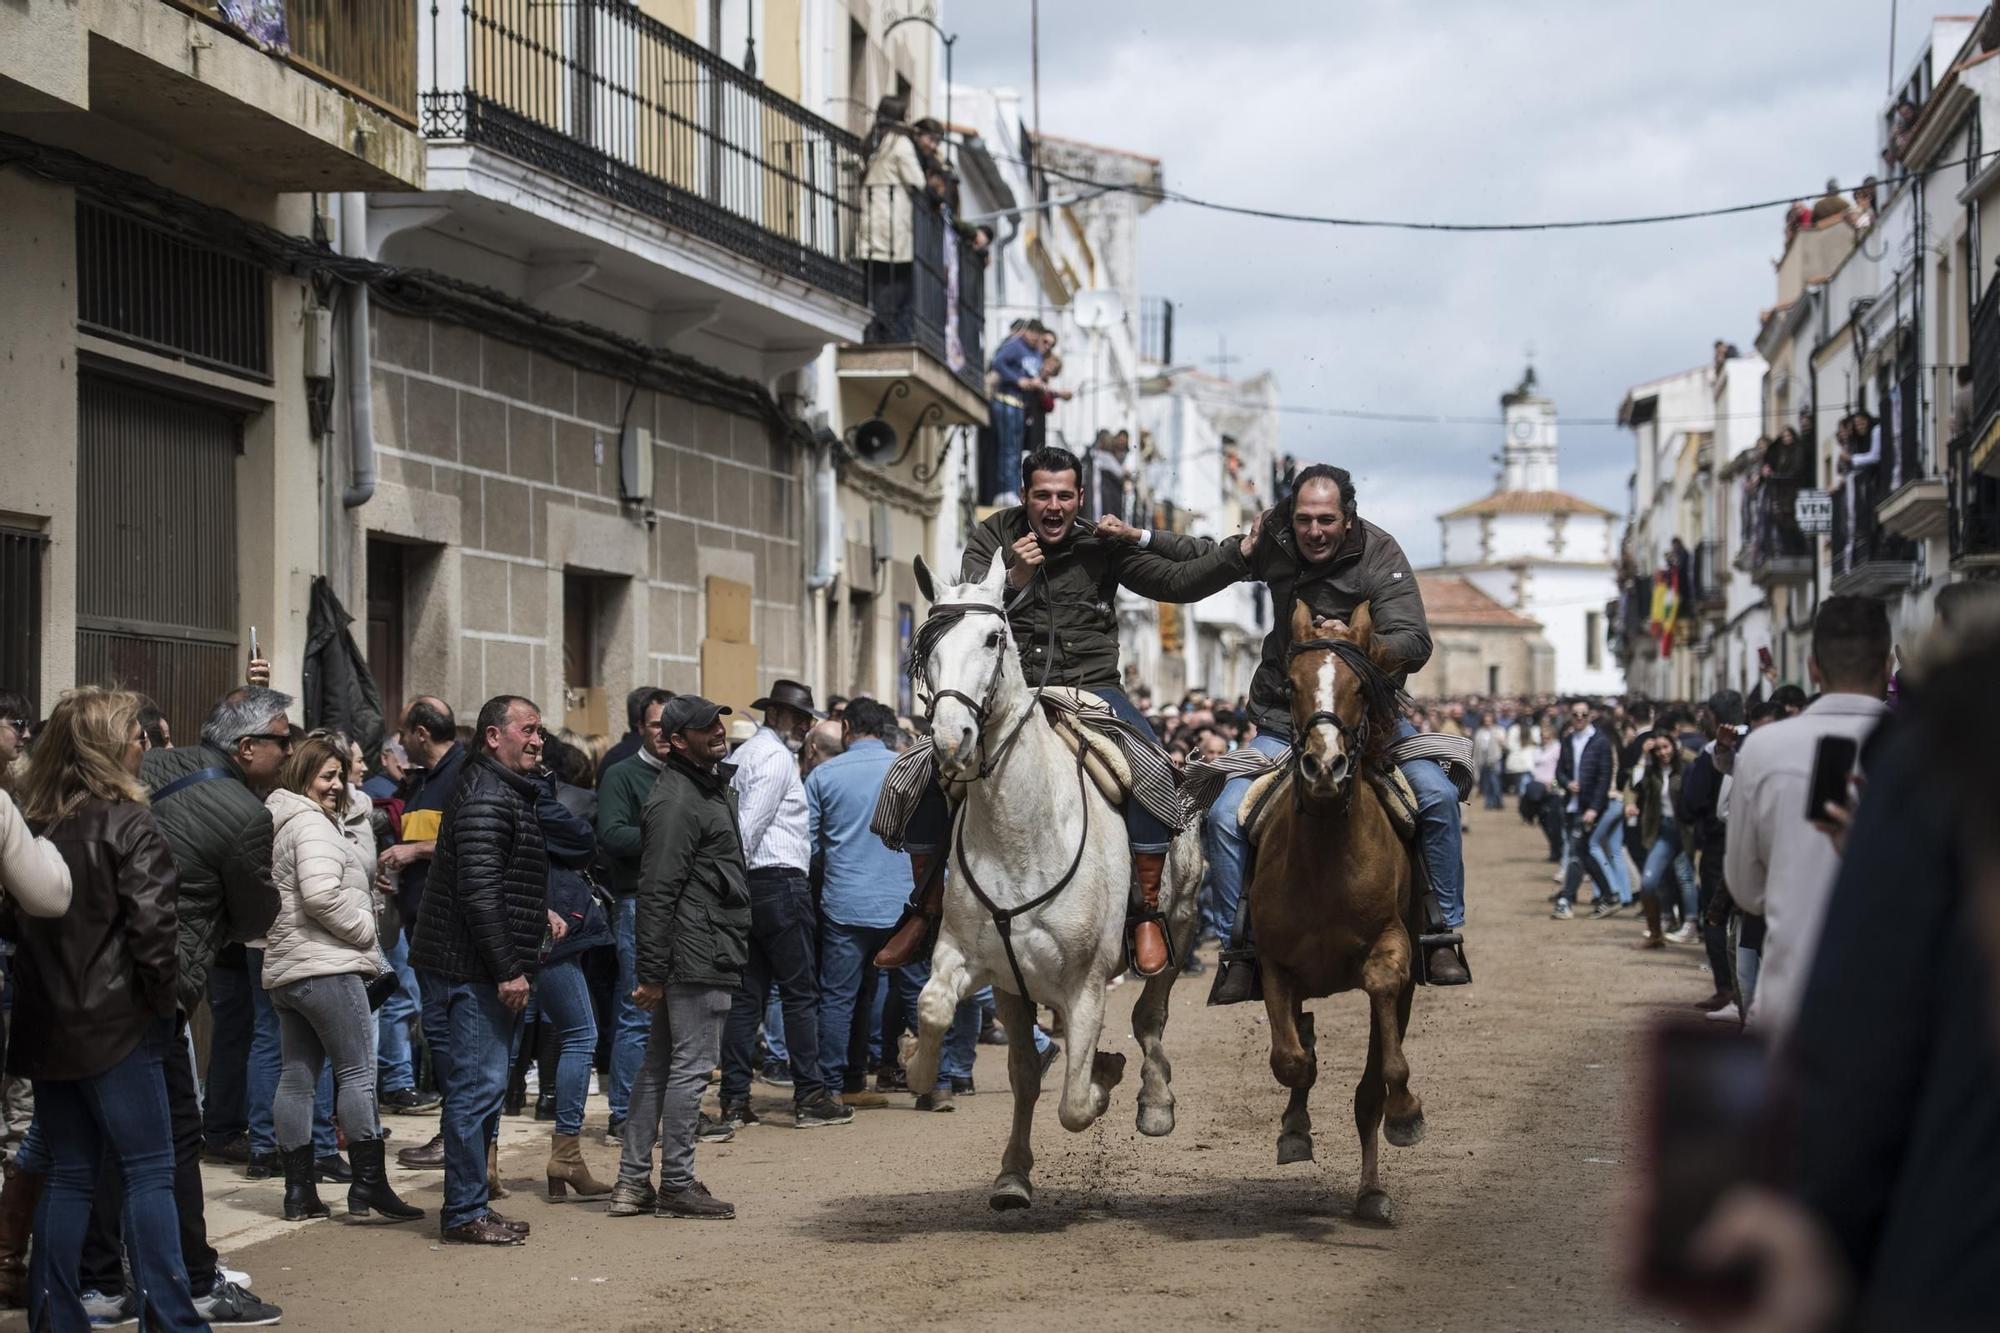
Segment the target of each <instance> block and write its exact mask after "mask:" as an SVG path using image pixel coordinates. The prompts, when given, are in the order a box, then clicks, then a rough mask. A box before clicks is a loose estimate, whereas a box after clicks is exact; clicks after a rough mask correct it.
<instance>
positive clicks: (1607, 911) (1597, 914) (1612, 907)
mask: <svg viewBox="0 0 2000 1333" xmlns="http://www.w3.org/2000/svg"><path fill="white" fill-rule="evenodd" d="M1629 906H1631V904H1629V903H1621V902H1614V901H1612V900H1611V899H1609V898H1599V899H1598V900H1597V905H1596V906H1595V907H1593V908H1591V909H1590V919H1591V920H1592V921H1602V920H1603V919H1604V918H1605V917H1607V916H1617V915H1618V914H1619V913H1620V912H1622V911H1624V910H1625V909H1626V908H1627V907H1629Z"/></svg>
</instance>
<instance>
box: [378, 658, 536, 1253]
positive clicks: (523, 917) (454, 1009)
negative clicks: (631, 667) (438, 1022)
mask: <svg viewBox="0 0 2000 1333" xmlns="http://www.w3.org/2000/svg"><path fill="white" fill-rule="evenodd" d="M473 743H474V745H475V746H477V752H476V753H475V754H474V755H473V757H472V758H471V759H470V760H468V761H467V762H466V765H465V769H464V773H463V775H462V776H461V777H460V779H459V784H458V791H457V792H456V793H455V794H454V795H453V797H452V799H451V802H450V804H448V805H447V806H445V811H444V820H443V823H442V824H441V825H440V826H439V828H438V837H437V851H436V855H435V856H434V857H433V858H432V860H431V871H430V878H429V880H428V881H427V883H426V885H425V887H424V896H423V905H422V906H421V907H420V908H419V909H418V913H417V929H416V935H415V938H414V942H413V943H412V944H411V947H410V965H411V966H412V967H415V968H417V969H419V970H421V971H426V972H429V973H431V974H432V975H434V976H436V977H438V978H441V979H442V980H444V981H445V982H447V983H448V984H449V987H450V990H449V993H448V995H447V996H446V1000H445V1009H446V1016H447V1017H446V1025H447V1027H448V1028H449V1030H450V1034H451V1036H450V1041H451V1067H452V1076H451V1081H450V1083H449V1084H448V1085H447V1086H446V1087H445V1090H444V1123H443V1131H444V1155H445V1158H444V1211H443V1214H442V1216H441V1218H440V1227H441V1232H442V1235H443V1238H444V1239H445V1240H446V1241H449V1242H455V1243H460V1244H467V1245H518V1244H520V1243H521V1242H522V1241H523V1240H524V1239H526V1238H527V1235H528V1224H527V1223H525V1222H514V1221H509V1220H508V1219H507V1218H504V1217H502V1216H500V1214H498V1213H496V1212H494V1211H493V1210H492V1208H491V1207H490V1206H489V1203H488V1201H489V1199H490V1198H491V1197H492V1191H491V1185H492V1183H493V1175H494V1170H495V1167H494V1162H493V1145H494V1140H495V1137H496V1136H497V1135H498V1133H499V1130H500V1102H501V1098H502V1096H503V1094H504V1093H505V1092H506V1090H507V1056H508V1052H509V1050H510V1048H511V1047H512V1045H513V1037H514V1025H515V1024H516V1023H517V1022H519V1021H520V1017H521V1011H522V1010H523V1009H524V1008H526V1007H527V1004H528V991H529V986H530V974H531V973H533V972H534V971H535V970H536V968H537V967H539V966H540V962H541V956H542V950H543V946H544V941H545V940H546V939H548V938H549V936H550V935H551V934H554V936H555V938H558V939H560V938H561V936H562V933H563V931H564V927H563V925H562V922H561V919H560V918H557V917H555V916H553V915H552V914H551V913H550V912H549V908H548V877H549V858H548V852H547V850H546V848H545V847H544V846H543V843H542V825H541V820H540V819H539V818H538V817H537V815H536V813H535V802H536V800H537V799H538V797H539V794H540V793H539V788H538V787H537V786H536V783H535V780H534V777H533V774H534V772H535V770H536V769H537V767H539V766H540V764H541V758H542V711H541V709H540V708H538V707H536V706H535V704H534V702H533V701H532V700H528V699H523V698H521V697H520V696H519V695H513V694H503V695H500V696H498V697H497V698H493V699H488V700H487V701H486V704H485V706H484V707H482V708H481V709H480V710H479V721H478V725H477V726H476V728H475V734H474V741H473Z"/></svg>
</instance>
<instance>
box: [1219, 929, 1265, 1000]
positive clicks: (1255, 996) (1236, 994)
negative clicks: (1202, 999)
mask: <svg viewBox="0 0 2000 1333" xmlns="http://www.w3.org/2000/svg"><path fill="white" fill-rule="evenodd" d="M1263 998H1264V971H1263V968H1262V967H1260V966H1259V965H1258V963H1257V949H1256V946H1254V945H1251V944H1238V945H1229V946H1226V947H1224V948H1223V949H1222V951H1221V952H1220V953H1218V954H1217V955H1216V957H1215V980H1214V981H1213V982H1211V983H1210V985H1209V988H1208V1002H1209V1004H1210V1005H1222V1004H1248V1003H1250V1002H1251V1001H1253V1000H1261V999H1263Z"/></svg>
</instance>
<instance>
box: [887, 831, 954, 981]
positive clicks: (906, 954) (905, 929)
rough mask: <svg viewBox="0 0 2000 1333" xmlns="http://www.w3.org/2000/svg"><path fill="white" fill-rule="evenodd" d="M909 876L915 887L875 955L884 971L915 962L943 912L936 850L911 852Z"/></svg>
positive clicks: (941, 870)
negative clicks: (893, 928)
mask: <svg viewBox="0 0 2000 1333" xmlns="http://www.w3.org/2000/svg"><path fill="white" fill-rule="evenodd" d="M934 868H935V870H936V871H937V873H936V874H935V875H933V874H932V870H933V869H934ZM910 880H911V883H912V885H913V886H914V889H915V891H914V892H913V893H912V894H911V896H910V901H909V903H908V904H907V905H906V906H905V907H904V908H903V919H902V920H901V921H898V922H897V923H896V929H895V932H894V933H893V934H891V935H890V936H889V942H888V943H887V944H884V945H883V946H882V948H881V950H880V951H879V952H877V953H876V955H875V966H876V967H878V968H881V969H883V970H885V971H886V970H888V969H890V968H897V967H905V966H907V965H909V964H910V963H913V962H915V961H916V960H917V958H918V956H919V955H921V954H922V953H923V952H924V943H925V942H926V941H927V940H929V939H930V937H931V931H932V930H933V929H934V928H935V927H936V926H937V922H938V918H939V917H941V916H943V915H944V865H943V863H942V862H940V861H938V859H937V857H936V855H935V854H931V853H925V852H911V853H910Z"/></svg>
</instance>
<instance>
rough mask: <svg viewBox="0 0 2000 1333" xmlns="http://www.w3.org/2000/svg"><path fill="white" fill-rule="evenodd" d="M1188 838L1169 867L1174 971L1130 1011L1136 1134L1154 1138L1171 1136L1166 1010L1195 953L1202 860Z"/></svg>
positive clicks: (1150, 985) (1155, 980) (1150, 983)
mask: <svg viewBox="0 0 2000 1333" xmlns="http://www.w3.org/2000/svg"><path fill="white" fill-rule="evenodd" d="M1194 846H1195V843H1194V840H1193V834H1192V833H1191V832H1189V833H1183V834H1181V836H1180V839H1179V841H1178V842H1176V844H1175V848H1174V852H1175V854H1174V856H1173V857H1172V858H1171V859H1170V860H1169V862H1168V873H1169V875H1170V876H1171V880H1170V882H1169V884H1168V885H1167V889H1168V895H1169V896H1168V898H1167V901H1168V902H1169V903H1170V904H1171V906H1170V907H1169V908H1168V912H1167V915H1168V918H1169V922H1170V925H1171V928H1172V930H1173V937H1174V965H1173V966H1172V967H1170V968H1168V969H1167V970H1166V971H1164V972H1162V973H1160V974H1159V975H1158V976H1156V977H1149V978H1147V980H1146V987H1145V989H1144V990H1142V991H1141V992H1140V993H1139V1002H1138V1003H1137V1004H1135V1005H1133V1006H1132V1035H1133V1036H1134V1037H1135V1038H1137V1039H1138V1042H1139V1050H1140V1053H1141V1055H1142V1057H1143V1060H1142V1063H1141V1064H1140V1067H1139V1132H1140V1133H1141V1134H1145V1135H1149V1136H1151V1137H1154V1138H1157V1137H1159V1136H1160V1135H1163V1134H1171V1133H1173V1132H1174V1089H1173V1078H1174V1066H1173V1063H1172V1062H1171V1061H1170V1060H1168V1059H1167V1046H1166V1041H1165V1037H1166V1031H1167V1004H1168V1001H1170V1000H1171V999H1172V998H1173V993H1174V983H1175V982H1176V981H1178V980H1180V972H1181V967H1182V966H1183V965H1184V964H1185V963H1186V962H1187V960H1188V955H1189V954H1190V953H1191V952H1192V951H1193V950H1194V937H1195V895H1196V893H1197V892H1198V891H1199V889H1200V887H1201V857H1200V855H1199V853H1197V852H1196V851H1195V850H1194Z"/></svg>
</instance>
